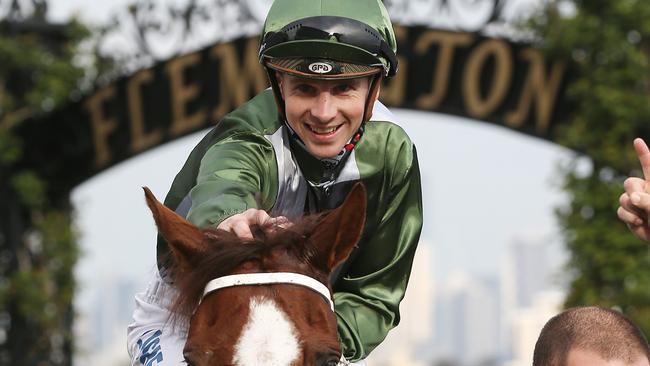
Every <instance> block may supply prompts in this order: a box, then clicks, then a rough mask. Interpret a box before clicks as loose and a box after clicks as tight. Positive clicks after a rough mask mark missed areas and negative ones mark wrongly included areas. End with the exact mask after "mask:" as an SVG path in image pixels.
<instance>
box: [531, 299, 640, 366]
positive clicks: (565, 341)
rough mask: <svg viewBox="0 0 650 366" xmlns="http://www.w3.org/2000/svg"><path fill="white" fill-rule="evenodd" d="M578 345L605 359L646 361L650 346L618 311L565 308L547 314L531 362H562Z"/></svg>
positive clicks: (553, 365) (558, 365)
mask: <svg viewBox="0 0 650 366" xmlns="http://www.w3.org/2000/svg"><path fill="white" fill-rule="evenodd" d="M572 348H580V349H584V350H589V351H592V352H595V353H597V354H598V355H599V356H601V357H602V358H604V359H606V360H621V361H623V362H627V363H632V362H634V361H636V360H638V359H639V358H641V357H645V358H647V359H648V361H650V346H648V341H647V340H646V338H645V336H644V335H643V332H642V331H641V330H640V329H639V328H638V327H637V326H636V325H635V324H634V323H632V321H631V320H629V319H628V318H627V317H625V316H624V315H623V314H621V313H619V312H618V311H614V310H610V309H605V308H601V307H597V306H589V307H578V308H572V309H569V310H566V311H564V312H562V313H560V314H558V315H556V316H554V317H553V318H551V319H550V320H549V321H548V322H547V323H546V325H544V328H542V331H541V333H540V335H539V338H538V339H537V343H536V344H535V351H534V353H533V366H564V365H566V362H567V358H568V356H569V351H570V350H571V349H572Z"/></svg>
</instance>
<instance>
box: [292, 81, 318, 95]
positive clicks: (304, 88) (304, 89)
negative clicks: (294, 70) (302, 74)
mask: <svg viewBox="0 0 650 366" xmlns="http://www.w3.org/2000/svg"><path fill="white" fill-rule="evenodd" d="M296 90H297V91H298V92H299V93H301V94H306V95H311V94H315V93H316V88H315V87H314V86H313V85H310V84H305V83H302V84H298V85H296Z"/></svg>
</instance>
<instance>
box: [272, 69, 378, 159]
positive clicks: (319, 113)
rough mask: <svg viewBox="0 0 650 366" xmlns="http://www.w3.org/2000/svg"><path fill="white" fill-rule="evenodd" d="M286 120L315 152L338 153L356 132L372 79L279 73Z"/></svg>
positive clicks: (317, 153)
mask: <svg viewBox="0 0 650 366" xmlns="http://www.w3.org/2000/svg"><path fill="white" fill-rule="evenodd" d="M277 79H278V84H279V87H280V91H281V93H282V97H283V99H284V102H285V113H286V116H287V122H288V123H289V125H290V126H291V128H293V130H294V131H295V132H296V133H297V134H298V136H299V137H300V138H301V139H302V141H303V142H304V143H305V145H306V146H307V149H309V152H311V153H312V155H314V156H316V157H319V158H329V157H334V156H336V155H337V154H338V153H339V152H340V151H341V149H343V146H345V144H346V143H347V142H348V141H349V140H350V138H351V137H352V135H354V133H356V132H357V130H358V129H359V126H361V122H362V119H363V112H364V107H365V102H366V98H367V97H368V88H369V87H370V81H369V79H368V78H367V77H364V78H356V79H339V80H314V79H304V78H299V77H295V76H291V75H287V74H282V73H277Z"/></svg>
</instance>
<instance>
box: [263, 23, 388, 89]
mask: <svg viewBox="0 0 650 366" xmlns="http://www.w3.org/2000/svg"><path fill="white" fill-rule="evenodd" d="M293 41H324V42H337V43H341V44H346V45H350V46H354V47H357V48H360V49H362V50H364V51H366V52H367V53H370V54H371V55H373V56H374V57H384V58H385V59H386V60H387V61H388V69H387V70H386V74H387V76H393V75H395V73H396V72H397V57H396V56H395V52H393V50H392V49H391V47H390V46H389V45H388V44H387V43H386V41H384V39H383V38H382V37H381V36H380V35H379V33H377V31H376V30H374V29H373V28H372V27H370V26H368V25H367V24H365V23H363V22H360V21H358V20H354V19H350V18H345V17H338V16H316V17H309V18H303V19H300V20H297V21H294V22H292V23H289V24H287V25H285V26H284V27H282V29H280V30H279V31H276V32H268V33H267V34H265V36H264V38H263V39H262V43H261V46H260V54H259V56H260V59H262V58H263V57H264V56H265V55H266V52H267V51H269V50H270V49H272V48H273V47H275V46H278V45H281V44H284V43H288V42H293ZM293 56H298V55H293ZM328 57H329V56H328ZM334 57H336V56H332V58H334ZM338 58H341V57H340V56H339V57H338ZM341 61H352V60H341ZM356 63H360V62H356ZM382 66H383V65H382Z"/></svg>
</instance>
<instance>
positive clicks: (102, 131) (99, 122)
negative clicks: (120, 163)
mask: <svg viewBox="0 0 650 366" xmlns="http://www.w3.org/2000/svg"><path fill="white" fill-rule="evenodd" d="M114 97H115V85H109V86H107V87H105V88H103V89H101V90H100V91H98V92H97V93H95V94H93V95H92V96H90V97H89V98H88V99H87V100H86V101H85V102H84V108H85V109H86V110H87V111H88V112H89V113H90V126H91V128H92V136H93V146H94V147H95V168H101V167H103V166H106V165H108V164H109V163H110V162H111V159H112V154H111V149H110V147H109V145H108V137H109V136H110V135H111V134H112V133H113V132H115V130H116V129H117V126H118V122H117V119H116V118H115V117H113V118H107V117H106V115H105V114H104V103H105V102H106V101H107V100H109V99H112V98H114Z"/></svg>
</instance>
